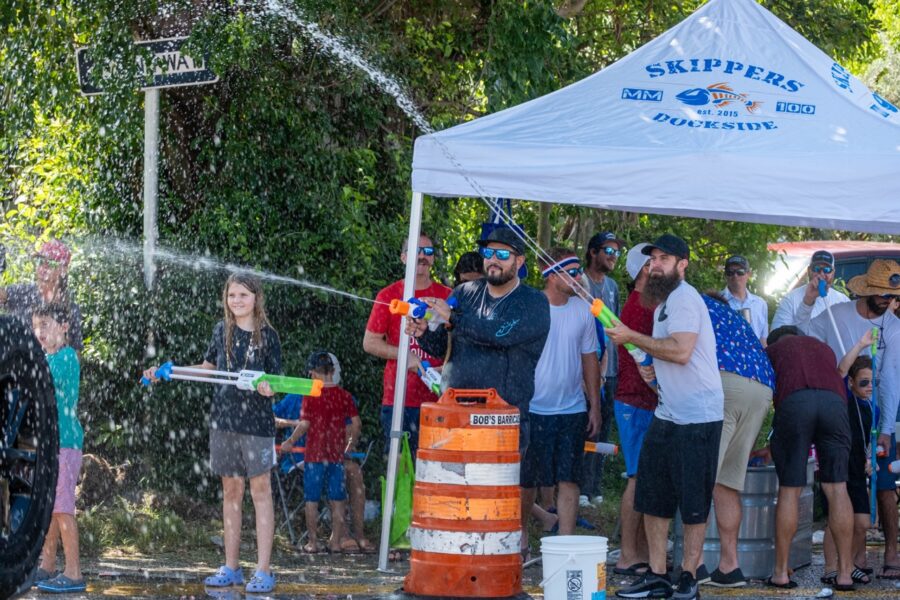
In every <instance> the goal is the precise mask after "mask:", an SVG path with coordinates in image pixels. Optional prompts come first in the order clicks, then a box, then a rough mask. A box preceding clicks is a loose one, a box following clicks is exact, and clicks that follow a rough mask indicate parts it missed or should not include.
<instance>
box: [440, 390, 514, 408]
mask: <svg viewBox="0 0 900 600" xmlns="http://www.w3.org/2000/svg"><path fill="white" fill-rule="evenodd" d="M457 398H484V399H485V402H484V405H485V406H490V407H494V408H509V407H510V406H509V404H507V403H506V402H505V401H504V400H503V398H501V397H500V394H498V393H497V390H496V389H494V388H488V389H486V390H461V389H457V388H447V391H445V392H444V393H443V394H442V395H441V397H440V398H438V401H437V403H438V404H455V403H457V402H458V400H457Z"/></svg>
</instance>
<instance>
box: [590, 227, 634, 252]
mask: <svg viewBox="0 0 900 600" xmlns="http://www.w3.org/2000/svg"><path fill="white" fill-rule="evenodd" d="M607 242H615V243H616V244H618V245H619V249H620V250H621V249H622V248H624V247H625V240H623V239H622V238H620V237H618V236H617V235H616V234H615V233H613V232H612V231H601V232H600V233H595V234H594V237H592V238H591V240H590V241H589V242H588V250H594V249H595V248H601V247H602V246H603V244H605V243H607Z"/></svg>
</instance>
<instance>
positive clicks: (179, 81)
mask: <svg viewBox="0 0 900 600" xmlns="http://www.w3.org/2000/svg"><path fill="white" fill-rule="evenodd" d="M187 39H188V38H186V37H180V38H169V39H163V40H148V41H145V42H135V46H136V47H137V48H139V49H147V50H149V51H150V53H151V54H152V55H153V58H152V59H151V61H150V64H149V65H148V64H147V61H146V60H145V55H144V53H140V54H138V57H137V66H138V69H137V75H138V78H139V81H140V89H142V90H150V89H156V88H167V87H179V86H183V85H201V84H205V83H215V82H216V81H218V80H219V77H218V76H217V75H216V74H215V73H213V72H212V71H210V70H209V69H208V68H207V66H206V59H205V58H204V57H193V56H190V55H188V54H185V53H183V52H182V51H181V46H182V45H183V44H184V42H185V41H187ZM75 62H76V63H77V65H78V83H79V86H80V87H81V93H82V94H84V95H86V96H90V95H93V94H102V93H103V88H101V87H99V83H100V81H102V80H103V79H104V78H105V77H106V76H108V75H109V74H110V73H112V72H114V71H115V70H118V69H120V68H121V65H117V64H115V63H106V64H98V63H97V62H96V61H95V60H94V57H93V55H92V52H91V48H90V47H87V48H79V49H77V50H76V51H75ZM98 69H102V72H101V73H99V74H98V73H97V70H98ZM151 73H152V82H151V79H150V76H151ZM98 75H100V76H99V77H98Z"/></svg>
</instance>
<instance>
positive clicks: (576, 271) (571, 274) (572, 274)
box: [557, 267, 584, 279]
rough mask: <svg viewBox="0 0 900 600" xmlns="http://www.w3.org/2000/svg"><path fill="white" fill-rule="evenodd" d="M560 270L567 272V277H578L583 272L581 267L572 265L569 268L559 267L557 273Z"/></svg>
mask: <svg viewBox="0 0 900 600" xmlns="http://www.w3.org/2000/svg"><path fill="white" fill-rule="evenodd" d="M560 271H565V272H566V273H568V274H569V277H571V278H573V279H574V278H575V277H578V276H579V275H581V274H582V273H584V269H582V268H581V267H572V268H571V269H559V270H558V271H557V273H559V272H560Z"/></svg>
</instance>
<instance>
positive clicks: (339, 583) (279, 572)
mask: <svg viewBox="0 0 900 600" xmlns="http://www.w3.org/2000/svg"><path fill="white" fill-rule="evenodd" d="M880 550H881V548H880V547H874V546H873V547H871V548H870V552H869V564H870V565H879V564H880ZM187 558H188V557H185V559H183V560H182V559H179V558H177V557H175V558H173V557H171V556H169V557H166V558H165V559H158V558H153V557H146V556H141V557H116V558H103V559H98V560H91V561H88V562H86V564H85V565H84V571H85V575H86V578H87V580H88V590H87V592H86V593H81V594H63V595H60V596H59V597H62V598H71V599H75V598H78V599H81V598H84V599H90V600H97V599H101V598H105V599H108V598H180V599H201V598H221V599H223V600H238V599H242V598H247V599H259V600H261V599H264V598H271V599H279V600H280V599H288V598H291V599H297V600H313V599H315V600H345V599H346V600H370V599H371V600H375V599H378V600H406V599H407V598H409V596H405V595H403V594H402V593H399V590H400V588H401V586H402V585H403V576H404V575H405V574H406V572H407V570H408V568H409V563H408V562H407V561H401V562H398V563H392V564H391V566H392V567H393V568H396V569H397V571H396V572H395V573H381V572H379V571H378V570H377V562H378V561H377V558H376V557H375V556H371V555H369V556H361V555H358V556H344V555H327V554H320V555H304V554H299V553H297V554H296V555H290V556H286V555H282V556H278V557H276V561H275V562H274V564H273V570H274V571H275V573H276V576H277V577H278V585H277V587H276V590H275V593H273V594H245V593H244V592H243V590H238V589H230V590H224V591H223V590H213V589H207V588H204V586H203V584H202V581H203V577H205V576H206V575H208V574H209V573H211V572H212V571H213V570H214V569H215V567H216V566H217V565H209V564H197V563H191V562H189V561H188V559H187ZM822 563H823V559H822V554H821V548H820V547H816V548H814V553H813V563H812V565H810V566H809V567H805V568H803V569H799V570H798V571H797V572H796V573H795V574H794V580H795V581H797V583H798V584H799V587H797V588H796V589H793V590H775V589H772V588H768V587H766V586H764V585H763V583H762V582H758V581H754V582H751V584H750V585H748V586H746V587H743V588H734V589H718V588H713V587H709V586H702V587H701V595H702V597H703V598H706V599H709V600H714V599H716V598H722V599H725V598H729V599H730V598H753V599H756V600H767V599H776V600H778V599H781V600H783V599H786V598H816V597H823V596H817V595H818V594H820V593H822V591H823V587H824V586H823V585H822V584H821V583H820V582H819V577H820V576H821V575H822ZM712 568H714V566H713V567H712ZM251 569H252V565H250V564H244V572H245V576H246V574H247V573H248V571H250V570H251ZM609 571H610V572H611V571H612V568H611V566H610V568H609ZM876 572H877V570H876ZM541 576H542V570H541V566H540V564H538V565H536V566H534V567H531V568H528V569H526V570H525V573H524V578H523V579H524V586H523V587H524V591H525V594H526V596H523V597H527V596H530V597H531V598H534V599H535V600H539V599H544V598H545V597H544V595H543V593H542V590H541V588H540V587H539V583H540V580H541ZM629 582H630V579H629V578H626V577H622V576H618V575H612V576H610V578H609V580H608V587H607V597H608V598H612V597H614V591H615V590H616V589H618V588H620V587H623V586H624V585H627V584H628V583H629ZM896 584H897V582H894V581H890V580H883V579H875V580H873V582H872V583H871V584H869V585H859V586H857V591H855V592H852V593H850V592H844V593H840V592H835V593H834V596H833V597H834V598H842V597H843V598H879V599H881V598H895V599H900V587H898V586H897V585H896ZM48 596H50V595H48V594H43V593H39V592H37V591H33V592H31V593H30V594H26V595H25V596H22V597H23V598H27V599H32V600H37V599H42V600H46V598H47V597H48ZM546 600H558V599H556V598H552V599H551V598H547V599H546ZM562 600H565V599H562Z"/></svg>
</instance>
